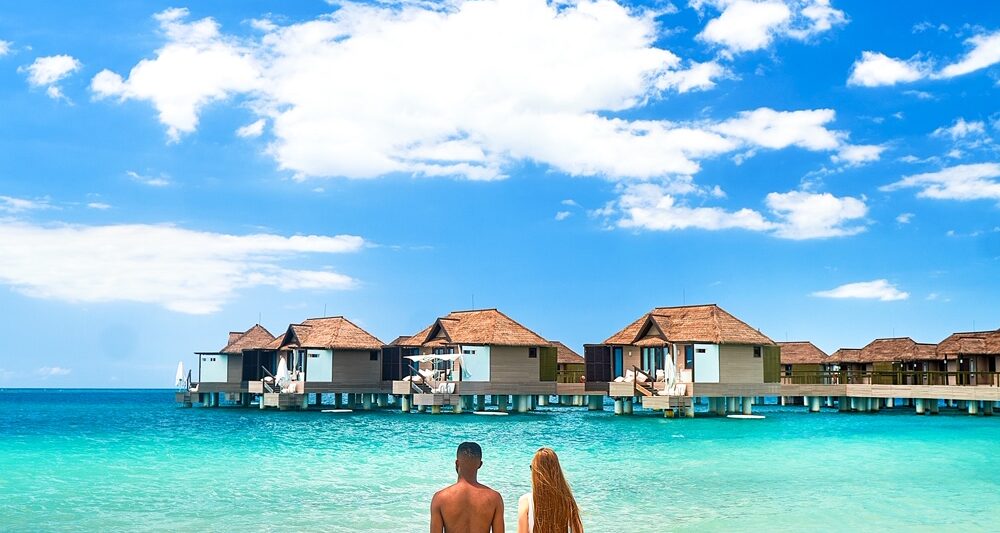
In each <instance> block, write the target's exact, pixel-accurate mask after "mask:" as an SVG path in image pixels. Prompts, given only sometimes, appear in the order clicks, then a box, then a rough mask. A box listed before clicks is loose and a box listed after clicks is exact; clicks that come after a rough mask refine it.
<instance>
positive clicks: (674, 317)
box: [584, 304, 780, 416]
mask: <svg viewBox="0 0 1000 533" xmlns="http://www.w3.org/2000/svg"><path fill="white" fill-rule="evenodd" d="M779 353H780V348H779V347H778V346H777V345H776V344H775V343H774V341H772V340H771V339H770V338H768V337H767V335H764V334H763V333H761V332H760V331H758V330H756V329H754V328H752V327H750V326H749V325H748V324H747V323H746V322H743V321H742V320H740V319H738V318H736V317H735V316H733V315H732V314H730V313H728V312H726V311H725V310H724V309H722V308H721V307H719V306H718V305H715V304H709V305H689V306H679V307H657V308H655V309H653V310H651V311H650V312H648V313H645V314H644V315H642V316H640V317H639V318H638V319H636V320H635V321H633V322H632V323H631V324H629V325H627V326H625V328H623V329H622V330H620V331H618V332H617V333H615V334H614V335H612V336H610V337H608V338H607V339H605V340H604V342H603V343H601V344H592V345H586V346H585V347H584V358H585V359H586V380H587V388H588V390H602V391H603V390H607V392H608V394H609V395H610V396H611V397H613V398H615V399H616V404H615V409H616V412H617V411H619V410H622V411H623V412H625V413H627V412H629V411H630V410H631V407H632V406H631V404H632V402H633V398H636V397H639V398H642V403H643V405H644V406H650V407H652V408H658V406H662V407H663V408H665V409H673V408H681V409H685V410H686V411H687V414H688V415H689V416H693V403H692V402H691V400H690V399H691V397H692V396H706V397H709V403H710V405H711V408H712V410H714V411H716V412H725V411H735V410H736V407H735V405H736V403H737V401H742V402H743V408H742V410H743V411H744V412H749V411H750V406H751V405H752V399H751V398H752V397H753V396H758V395H763V394H765V393H767V392H768V391H771V390H773V389H775V388H780V385H777V384H778V382H779V380H780V355H779ZM764 384H776V385H774V386H770V387H766V386H762V385H764ZM671 398H673V399H674V400H671ZM723 399H725V400H724V401H723ZM738 399H739V400H738ZM621 402H624V403H623V404H622V403H621ZM720 403H721V404H723V405H722V406H721V407H720V406H719V405H718V404H720Z"/></svg>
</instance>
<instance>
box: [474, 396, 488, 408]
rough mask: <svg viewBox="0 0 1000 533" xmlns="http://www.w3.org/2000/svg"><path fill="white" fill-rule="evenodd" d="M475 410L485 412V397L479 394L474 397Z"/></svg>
mask: <svg viewBox="0 0 1000 533" xmlns="http://www.w3.org/2000/svg"><path fill="white" fill-rule="evenodd" d="M476 410H477V411H485V410H486V395H485V394H480V395H479V396H476Z"/></svg>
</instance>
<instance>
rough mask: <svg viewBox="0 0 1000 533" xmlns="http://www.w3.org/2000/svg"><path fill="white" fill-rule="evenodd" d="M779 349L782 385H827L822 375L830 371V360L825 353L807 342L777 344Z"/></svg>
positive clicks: (827, 380)
mask: <svg viewBox="0 0 1000 533" xmlns="http://www.w3.org/2000/svg"><path fill="white" fill-rule="evenodd" d="M778 346H779V347H780V348H781V370H782V382H783V383H786V382H787V383H796V384H814V383H828V382H829V379H827V378H826V376H825V375H824V374H825V373H826V372H828V371H829V370H830V365H831V359H830V356H829V355H827V353H826V352H824V351H823V350H821V349H819V347H817V346H816V345H815V344H813V343H811V342H809V341H786V342H778Z"/></svg>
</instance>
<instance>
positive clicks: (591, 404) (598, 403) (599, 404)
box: [587, 394, 604, 411]
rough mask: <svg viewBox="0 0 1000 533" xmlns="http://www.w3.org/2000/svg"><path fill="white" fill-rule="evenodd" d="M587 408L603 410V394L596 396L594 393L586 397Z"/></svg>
mask: <svg viewBox="0 0 1000 533" xmlns="http://www.w3.org/2000/svg"><path fill="white" fill-rule="evenodd" d="M587 398H588V400H587V409H588V410H590V411H603V410H604V396H597V395H596V394H593V395H590V396H588V397H587Z"/></svg>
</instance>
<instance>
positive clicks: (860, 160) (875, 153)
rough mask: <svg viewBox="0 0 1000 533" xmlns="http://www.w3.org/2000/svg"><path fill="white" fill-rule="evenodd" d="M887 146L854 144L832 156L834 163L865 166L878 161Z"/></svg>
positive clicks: (844, 147)
mask: <svg viewBox="0 0 1000 533" xmlns="http://www.w3.org/2000/svg"><path fill="white" fill-rule="evenodd" d="M886 148H887V147H886V146H884V145H881V144H854V145H844V146H841V147H840V149H839V150H838V151H837V153H836V154H834V155H832V156H830V159H831V160H832V161H833V162H834V163H845V164H847V165H851V166H857V165H864V164H866V163H872V162H875V161H878V160H879V159H881V157H882V152H884V151H885V150H886Z"/></svg>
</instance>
